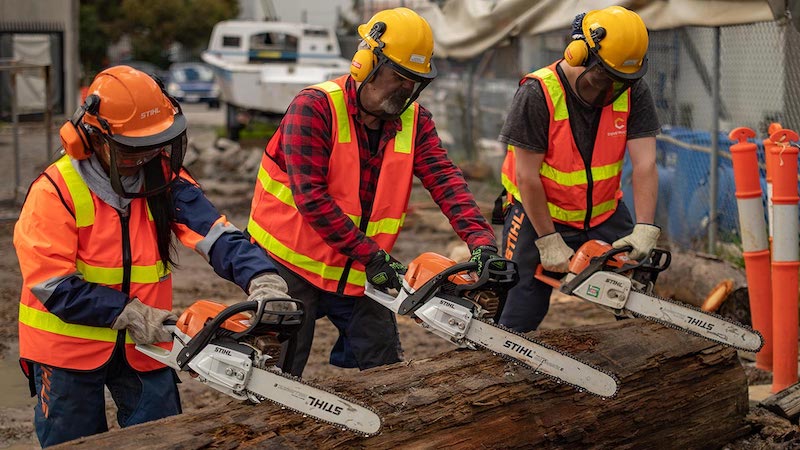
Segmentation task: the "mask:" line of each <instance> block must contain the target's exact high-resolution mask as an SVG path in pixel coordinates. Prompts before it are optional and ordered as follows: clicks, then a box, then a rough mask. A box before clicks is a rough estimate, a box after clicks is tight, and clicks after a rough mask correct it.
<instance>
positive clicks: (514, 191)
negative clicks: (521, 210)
mask: <svg viewBox="0 0 800 450" xmlns="http://www.w3.org/2000/svg"><path fill="white" fill-rule="evenodd" d="M500 182H501V183H502V184H503V187H504V188H506V191H507V192H508V193H510V194H511V195H512V196H513V197H514V198H515V199H517V200H519V201H522V195H520V193H519V188H518V187H517V186H516V185H515V184H514V183H512V182H511V180H510V179H509V178H508V175H506V174H504V173H502V174H500Z"/></svg>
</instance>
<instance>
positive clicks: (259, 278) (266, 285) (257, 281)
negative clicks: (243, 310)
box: [247, 272, 297, 322]
mask: <svg viewBox="0 0 800 450" xmlns="http://www.w3.org/2000/svg"><path fill="white" fill-rule="evenodd" d="M248 291H249V292H250V296H249V297H247V300H249V301H256V302H259V303H261V302H262V301H264V300H272V299H274V298H289V287H288V286H286V281H285V280H284V279H283V278H281V276H280V275H278V274H277V273H275V272H264V273H262V274H260V275H256V276H255V277H253V279H252V280H250V286H249V289H248ZM269 309H270V310H271V311H297V304H295V302H269ZM276 319H277V317H275V316H274V315H271V314H264V315H263V316H261V321H262V322H273V321H275V320H276Z"/></svg>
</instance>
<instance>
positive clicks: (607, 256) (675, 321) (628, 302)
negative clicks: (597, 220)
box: [535, 240, 764, 352]
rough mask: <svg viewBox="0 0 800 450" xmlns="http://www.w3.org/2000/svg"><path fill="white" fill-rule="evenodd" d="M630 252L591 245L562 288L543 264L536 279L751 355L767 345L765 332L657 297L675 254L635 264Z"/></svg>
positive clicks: (611, 308)
mask: <svg viewBox="0 0 800 450" xmlns="http://www.w3.org/2000/svg"><path fill="white" fill-rule="evenodd" d="M631 249H632V247H630V246H625V247H621V248H613V247H612V246H611V245H610V244H608V243H606V242H603V241H601V240H591V241H587V242H586V243H584V244H583V245H582V246H581V247H580V248H579V249H578V251H577V252H576V253H575V255H574V256H573V257H572V259H571V260H570V264H569V272H568V273H567V275H566V276H565V277H564V282H563V283H562V282H561V281H559V280H556V279H555V278H552V277H550V276H548V275H546V274H545V273H544V271H543V268H542V266H541V265H540V266H539V267H537V269H536V274H535V277H536V278H537V279H538V280H540V281H543V282H545V283H547V284H549V285H551V286H553V287H554V288H556V289H560V291H561V292H563V293H564V294H567V295H573V296H575V297H578V298H581V299H583V300H587V301H589V302H592V303H595V304H596V305H598V306H600V307H602V308H604V309H606V310H609V311H611V312H612V313H614V314H615V315H616V316H618V317H641V318H643V319H647V320H651V321H654V322H658V323H661V324H663V325H666V326H668V327H671V328H675V329H678V330H681V331H684V332H687V333H690V334H693V335H695V336H700V337H702V338H705V339H709V340H711V341H714V342H718V343H720V344H725V345H729V346H731V347H733V348H736V349H739V350H744V351H748V352H758V351H759V350H760V349H761V347H762V346H763V345H764V340H763V338H762V337H761V333H759V332H758V331H756V330H753V329H752V328H750V327H748V326H745V325H742V324H740V323H737V322H733V321H731V320H728V319H726V318H724V317H722V316H720V315H718V314H714V313H710V312H706V311H702V310H701V309H700V308H697V307H695V306H692V305H688V304H685V303H679V302H676V301H673V300H668V299H665V298H661V297H659V296H657V295H654V294H653V286H654V284H655V281H656V279H657V278H658V274H659V273H660V272H662V271H664V270H665V269H667V268H668V267H669V264H670V262H671V260H672V257H671V254H670V253H669V252H668V251H666V250H662V249H653V251H652V252H651V253H650V255H649V256H648V257H647V258H644V259H643V260H642V261H641V262H637V261H635V260H633V259H630V258H628V252H629V251H631Z"/></svg>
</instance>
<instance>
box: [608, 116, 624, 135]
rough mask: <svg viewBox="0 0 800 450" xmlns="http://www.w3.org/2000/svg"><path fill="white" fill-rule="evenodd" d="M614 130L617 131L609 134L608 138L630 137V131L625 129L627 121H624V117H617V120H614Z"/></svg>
mask: <svg viewBox="0 0 800 450" xmlns="http://www.w3.org/2000/svg"><path fill="white" fill-rule="evenodd" d="M614 128H616V129H617V131H609V132H608V134H607V136H608V137H616V136H627V135H628V131H627V130H626V129H625V119H623V118H622V117H617V118H616V119H614Z"/></svg>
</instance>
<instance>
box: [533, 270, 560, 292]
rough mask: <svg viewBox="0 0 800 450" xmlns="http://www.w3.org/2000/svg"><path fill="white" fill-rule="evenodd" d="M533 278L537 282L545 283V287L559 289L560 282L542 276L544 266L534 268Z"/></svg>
mask: <svg viewBox="0 0 800 450" xmlns="http://www.w3.org/2000/svg"><path fill="white" fill-rule="evenodd" d="M533 276H534V278H536V279H537V280H539V281H541V282H542V283H545V284H547V285H549V286H551V287H553V288H556V289H561V281H559V280H556V279H555V278H553V277H551V276H548V275H545V274H544V266H542V265H541V264H539V265H538V266H536V273H535V274H534V275H533Z"/></svg>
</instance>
